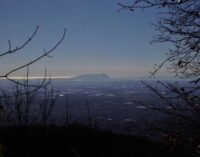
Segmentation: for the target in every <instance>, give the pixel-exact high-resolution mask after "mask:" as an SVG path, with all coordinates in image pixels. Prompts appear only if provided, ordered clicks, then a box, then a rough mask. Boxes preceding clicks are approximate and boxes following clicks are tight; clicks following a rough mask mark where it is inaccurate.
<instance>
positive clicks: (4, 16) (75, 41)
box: [0, 0, 168, 77]
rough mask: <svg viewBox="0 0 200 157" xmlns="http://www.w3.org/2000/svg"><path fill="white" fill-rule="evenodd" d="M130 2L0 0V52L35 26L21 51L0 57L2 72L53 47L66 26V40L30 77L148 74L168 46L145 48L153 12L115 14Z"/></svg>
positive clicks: (130, 75)
mask: <svg viewBox="0 0 200 157" xmlns="http://www.w3.org/2000/svg"><path fill="white" fill-rule="evenodd" d="M131 1H132V0H127V1H125V0H123V1H122V0H121V1H120V0H0V27H1V29H0V51H1V52H4V51H6V50H8V39H10V40H11V43H12V47H13V48H14V47H16V46H18V45H19V44H20V43H23V42H24V41H25V40H26V39H27V38H28V37H29V36H30V35H31V33H32V32H33V31H34V29H35V27H36V26H37V25H39V26H40V29H39V31H38V33H37V35H36V36H35V38H34V40H33V41H32V42H31V43H30V44H29V45H28V46H27V47H26V48H25V49H23V51H20V52H18V53H17V54H15V55H9V56H6V57H3V58H0V72H1V74H3V73H5V72H6V71H8V70H9V69H12V68H13V67H17V66H19V65H22V64H23V63H26V62H27V61H30V60H31V59H34V58H36V57H37V56H38V55H40V54H42V53H43V48H45V49H48V48H51V47H52V46H54V44H55V43H56V42H57V41H58V40H59V38H60V37H61V35H62V33H63V30H64V28H65V27H66V28H67V36H66V38H65V40H64V41H63V43H62V44H61V45H60V46H59V48H57V49H56V50H55V51H54V52H53V53H52V55H53V58H52V59H51V58H45V59H43V60H41V61H39V62H37V64H35V65H34V66H32V67H31V71H30V72H31V75H32V76H40V75H41V74H42V73H43V72H44V68H45V67H47V70H48V72H49V73H50V74H51V75H52V76H74V75H79V74H85V73H108V74H110V75H111V76H115V77H145V76H148V75H149V73H148V72H149V71H150V70H151V69H152V67H153V65H154V64H155V63H160V62H161V61H162V60H163V59H164V58H165V53H166V52H167V49H168V48H167V45H160V44H153V45H150V44H149V42H150V41H151V39H152V38H153V36H155V33H156V32H155V31H154V27H153V26H152V25H151V24H152V23H153V22H156V16H157V14H156V10H153V9H151V10H148V11H145V12H143V11H142V10H138V11H137V12H135V13H133V12H130V11H128V10H124V11H120V12H119V11H117V10H118V9H119V8H120V7H119V6H118V5H117V3H118V2H124V3H125V4H127V2H129V3H130V2H131ZM21 74H22V72H17V73H15V74H14V75H15V76H19V75H21ZM160 75H163V76H164V75H165V73H162V72H161V73H160Z"/></svg>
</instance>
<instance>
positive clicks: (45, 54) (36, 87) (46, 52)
mask: <svg viewBox="0 0 200 157" xmlns="http://www.w3.org/2000/svg"><path fill="white" fill-rule="evenodd" d="M38 29H39V26H37V27H36V29H35V30H34V32H33V34H32V35H31V36H30V37H29V38H28V39H27V40H26V41H25V42H24V43H23V44H22V45H20V46H17V47H15V48H12V45H11V41H10V40H8V51H6V52H2V53H0V57H4V56H6V55H11V54H15V53H19V51H20V50H22V49H23V48H24V47H25V46H27V45H28V44H30V42H31V41H32V39H33V38H34V37H35V35H36V34H37V32H38ZM65 35H66V29H64V32H63V35H62V37H61V38H60V40H59V41H58V42H57V43H56V44H55V45H54V46H53V47H52V48H51V49H49V50H45V49H43V52H42V53H41V55H40V56H38V57H37V58H34V59H32V60H31V61H29V62H27V63H25V64H23V65H21V66H18V67H15V68H13V69H12V70H10V71H8V72H6V73H5V74H1V75H0V78H4V79H7V80H9V81H10V82H13V83H15V84H17V85H20V86H27V82H25V83H23V82H20V81H17V80H15V79H13V78H12V77H10V75H11V74H13V73H15V72H16V71H19V70H21V69H24V68H27V67H30V66H31V65H32V64H34V63H36V62H37V61H39V60H41V59H42V58H44V57H51V56H50V54H51V53H52V52H53V51H54V50H55V49H56V48H57V47H58V46H59V45H60V44H61V43H62V41H63V40H64V38H65ZM27 75H29V74H28V73H27ZM47 77H48V76H47V73H46V69H45V75H44V79H43V80H42V81H41V82H40V83H38V84H29V87H32V89H29V91H28V93H31V92H35V91H37V90H39V89H40V88H41V87H44V86H47V85H48V84H49V83H50V81H49V80H48V78H47ZM22 94H25V93H22ZM26 94H27V92H26ZM3 97H5V95H3ZM7 97H9V96H8V95H7ZM10 97H12V95H11V96H10Z"/></svg>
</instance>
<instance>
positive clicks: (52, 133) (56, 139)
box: [0, 125, 187, 157]
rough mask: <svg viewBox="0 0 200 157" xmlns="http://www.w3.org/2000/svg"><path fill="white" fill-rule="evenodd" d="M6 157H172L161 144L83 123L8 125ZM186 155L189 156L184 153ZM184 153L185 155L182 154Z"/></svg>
mask: <svg viewBox="0 0 200 157" xmlns="http://www.w3.org/2000/svg"><path fill="white" fill-rule="evenodd" d="M0 143H2V144H3V145H4V147H5V148H6V151H5V152H4V156H5V157H16V156H20V157H39V156H43V157H44V156H45V157H46V156H47V157H51V156H52V157H59V156H68V157H90V156H91V157H169V156H170V157H172V156H177V154H170V153H169V152H168V151H167V149H166V148H165V147H164V146H162V145H161V144H159V143H156V142H152V141H149V140H147V139H143V138H137V137H132V136H125V135H117V134H114V133H111V132H109V131H100V130H95V129H90V128H87V127H83V126H78V125H72V126H69V127H67V128H64V127H55V126H51V127H48V128H47V129H44V128H42V127H36V126H31V127H28V128H16V127H12V128H11V127H10V128H4V129H1V130H0ZM184 155H185V156H187V155H186V154H185V153H184ZM182 156H183V155H182Z"/></svg>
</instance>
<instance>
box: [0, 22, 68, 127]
mask: <svg viewBox="0 0 200 157" xmlns="http://www.w3.org/2000/svg"><path fill="white" fill-rule="evenodd" d="M38 29H39V26H37V27H36V29H35V30H34V32H33V34H32V35H31V36H30V37H29V38H28V39H27V40H26V41H25V42H24V43H23V44H22V45H20V46H17V47H16V48H12V45H11V42H10V40H8V51H7V52H3V53H1V54H0V57H4V56H6V55H11V54H17V53H19V52H20V50H22V49H23V48H24V47H25V46H27V45H28V44H30V42H31V41H32V39H33V38H34V37H35V35H36V34H37V32H38ZM65 35H66V29H64V32H63V35H62V37H61V38H60V40H59V41H58V42H57V43H56V44H55V45H54V46H53V47H52V48H51V49H49V50H45V49H44V50H43V52H42V53H41V55H40V56H38V57H37V58H35V59H31V61H29V62H27V63H25V64H23V65H21V66H18V67H15V68H13V69H11V70H10V71H8V72H6V73H5V74H1V75H0V79H2V78H3V79H6V80H8V81H10V82H12V83H14V92H12V93H10V94H8V93H7V92H5V91H2V93H1V95H0V120H1V122H2V125H4V124H6V125H7V124H17V125H19V126H21V125H25V126H27V125H29V124H30V121H31V120H30V117H31V114H32V113H31V111H32V110H31V109H32V105H33V103H34V102H33V99H34V98H35V96H36V94H37V91H38V90H40V89H44V91H45V92H44V93H45V104H44V102H43V103H41V104H40V108H41V112H42V113H41V114H42V120H43V124H44V125H46V123H47V121H48V119H49V117H50V115H51V111H52V108H53V106H54V104H55V100H56V98H54V97H53V94H54V93H53V87H52V84H51V79H50V76H47V72H46V69H45V73H44V78H43V79H42V80H41V81H38V82H36V83H32V82H30V80H29V68H30V66H31V65H32V64H35V63H36V62H37V61H39V60H41V59H43V58H44V57H51V56H50V54H51V53H52V52H53V51H54V50H55V49H56V48H57V47H58V46H59V45H60V44H61V43H62V42H63V40H64V38H65ZM26 68H27V71H26V77H25V78H24V80H22V81H19V80H15V79H13V78H12V77H10V75H11V74H13V73H15V72H16V71H18V70H21V69H26ZM49 85H50V87H51V90H50V92H49V91H47V89H49V87H48V86H49Z"/></svg>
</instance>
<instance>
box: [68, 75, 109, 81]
mask: <svg viewBox="0 0 200 157" xmlns="http://www.w3.org/2000/svg"><path fill="white" fill-rule="evenodd" d="M70 80H71V81H109V80H111V78H110V76H109V75H107V74H104V73H103V74H84V75H79V76H77V77H73V78H71V79H70Z"/></svg>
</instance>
